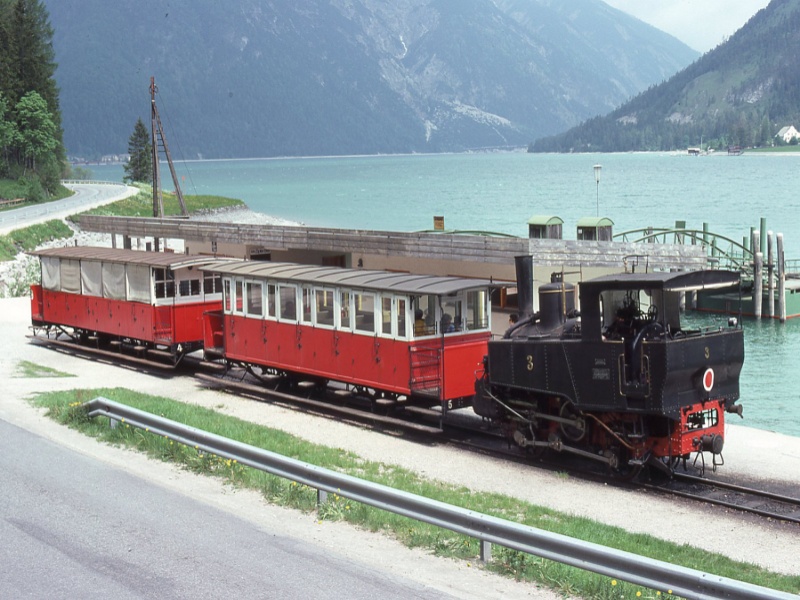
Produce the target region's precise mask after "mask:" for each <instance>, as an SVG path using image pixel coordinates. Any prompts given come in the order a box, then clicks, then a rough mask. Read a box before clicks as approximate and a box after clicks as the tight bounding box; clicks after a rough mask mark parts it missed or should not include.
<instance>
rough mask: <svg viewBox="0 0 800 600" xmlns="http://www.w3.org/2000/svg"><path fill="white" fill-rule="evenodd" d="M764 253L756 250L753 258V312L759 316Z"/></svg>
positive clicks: (762, 294) (762, 293) (758, 317)
mask: <svg viewBox="0 0 800 600" xmlns="http://www.w3.org/2000/svg"><path fill="white" fill-rule="evenodd" d="M763 262H764V255H763V254H761V252H756V253H755V257H754V260H753V314H754V316H755V318H756V319H760V318H761V303H762V300H763V299H764V279H763V275H762V270H763Z"/></svg>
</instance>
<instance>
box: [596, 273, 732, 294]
mask: <svg viewBox="0 0 800 600" xmlns="http://www.w3.org/2000/svg"><path fill="white" fill-rule="evenodd" d="M738 283H739V273H737V272H735V271H722V270H715V271H710V270H709V271H681V272H655V273H622V274H616V275H604V276H602V277H596V278H595V279H591V280H589V281H584V282H582V283H581V297H583V296H584V294H587V295H588V294H599V293H600V292H602V291H604V290H637V289H651V290H664V291H667V292H689V291H697V290H710V289H718V288H727V287H731V286H733V285H736V284H738Z"/></svg>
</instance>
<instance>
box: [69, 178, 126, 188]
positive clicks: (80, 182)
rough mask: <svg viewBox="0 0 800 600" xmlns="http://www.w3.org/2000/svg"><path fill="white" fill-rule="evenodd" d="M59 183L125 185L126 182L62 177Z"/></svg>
mask: <svg viewBox="0 0 800 600" xmlns="http://www.w3.org/2000/svg"><path fill="white" fill-rule="evenodd" d="M61 183H62V184H64V185H82V184H87V185H119V186H124V187H127V185H128V184H127V183H123V182H121V181H100V180H95V179H62V180H61Z"/></svg>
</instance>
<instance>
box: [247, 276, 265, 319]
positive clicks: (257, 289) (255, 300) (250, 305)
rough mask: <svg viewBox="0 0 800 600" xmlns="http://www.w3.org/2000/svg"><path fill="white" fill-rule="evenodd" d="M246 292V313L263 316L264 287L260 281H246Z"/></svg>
mask: <svg viewBox="0 0 800 600" xmlns="http://www.w3.org/2000/svg"><path fill="white" fill-rule="evenodd" d="M245 292H246V294H247V314H248V315H250V316H253V317H263V316H264V288H263V286H262V285H261V282H256V281H248V282H247V283H246V284H245Z"/></svg>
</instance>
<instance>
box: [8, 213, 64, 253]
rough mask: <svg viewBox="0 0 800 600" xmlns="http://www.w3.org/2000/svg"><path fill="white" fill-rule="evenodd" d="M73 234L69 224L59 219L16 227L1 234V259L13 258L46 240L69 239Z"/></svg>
mask: <svg viewBox="0 0 800 600" xmlns="http://www.w3.org/2000/svg"><path fill="white" fill-rule="evenodd" d="M72 236H73V232H72V229H70V228H69V225H67V224H66V223H64V221H60V220H58V219H53V220H52V221H47V222H45V223H37V224H36V225H30V226H28V227H23V228H21V229H15V230H14V231H12V232H11V233H9V234H6V235H0V261H5V260H13V259H14V258H15V257H16V256H17V254H18V253H20V252H27V251H28V250H33V249H35V248H37V247H38V246H41V245H42V244H43V243H45V242H49V241H52V240H60V239H69V238H71V237H72Z"/></svg>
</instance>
